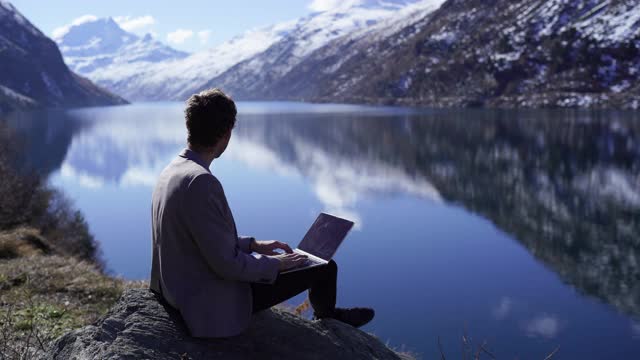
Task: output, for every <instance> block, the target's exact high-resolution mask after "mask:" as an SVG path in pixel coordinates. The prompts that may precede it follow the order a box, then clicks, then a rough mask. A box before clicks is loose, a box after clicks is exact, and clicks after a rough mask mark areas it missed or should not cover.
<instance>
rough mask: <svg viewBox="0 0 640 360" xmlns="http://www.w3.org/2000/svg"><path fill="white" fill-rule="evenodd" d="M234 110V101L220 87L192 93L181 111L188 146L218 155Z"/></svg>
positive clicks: (233, 120) (225, 145)
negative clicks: (185, 125)
mask: <svg viewBox="0 0 640 360" xmlns="http://www.w3.org/2000/svg"><path fill="white" fill-rule="evenodd" d="M237 113H238V111H237V110H236V104H235V103H234V102H233V100H231V98H230V97H229V96H227V95H226V94H225V93H223V92H222V90H220V89H209V90H205V91H203V92H201V93H199V94H195V95H192V96H191V97H190V98H189V100H187V107H186V109H185V111H184V115H185V120H186V123H187V132H188V138H187V140H188V142H189V146H190V147H191V148H193V149H195V150H197V151H204V152H214V156H215V157H218V156H220V155H221V154H222V152H224V150H225V149H226V147H227V144H228V143H229V139H230V137H231V130H232V129H233V127H234V125H235V123H236V115H237Z"/></svg>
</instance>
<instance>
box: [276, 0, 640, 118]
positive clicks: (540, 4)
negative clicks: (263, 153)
mask: <svg viewBox="0 0 640 360" xmlns="http://www.w3.org/2000/svg"><path fill="white" fill-rule="evenodd" d="M398 24H399V25H400V26H395V25H394V26H392V27H389V26H386V27H380V28H377V29H370V31H368V32H366V33H365V36H359V37H358V36H353V35H352V36H348V37H343V38H340V39H337V40H335V41H333V42H332V43H330V44H328V45H327V46H325V47H323V48H321V49H319V50H317V51H315V52H314V53H313V54H312V55H311V56H309V57H307V58H306V59H305V61H304V62H303V63H301V64H300V65H299V66H298V69H297V70H294V71H293V72H292V73H291V74H290V76H291V77H295V76H297V77H300V76H302V75H303V74H305V73H306V75H305V78H306V80H305V82H304V83H302V82H299V87H298V88H296V87H295V86H292V84H294V85H295V84H296V83H295V82H294V83H292V82H291V81H286V82H285V83H284V84H285V85H286V88H285V87H282V88H283V89H286V90H287V92H284V91H282V90H280V89H278V90H277V91H275V92H274V93H275V94H277V96H278V97H279V96H283V97H286V98H288V99H304V100H312V101H332V102H333V101H340V102H354V103H362V102H366V103H394V104H413V105H427V106H448V107H451V106H453V107H460V106H498V107H549V106H551V107H617V108H620V107H622V108H638V107H640V67H639V65H638V64H640V1H638V0H633V1H624V0H607V1H602V0H585V1H574V0H493V1H485V0H448V1H446V2H444V3H443V4H442V6H441V7H440V8H439V9H438V10H437V11H434V12H433V13H430V14H428V15H425V16H421V17H418V18H416V19H414V21H405V20H401V21H399V22H398ZM318 67H320V68H324V69H331V71H330V72H328V73H322V72H318V71H311V72H309V71H306V70H305V69H314V68H318ZM296 94H298V95H296ZM276 98H277V97H276Z"/></svg>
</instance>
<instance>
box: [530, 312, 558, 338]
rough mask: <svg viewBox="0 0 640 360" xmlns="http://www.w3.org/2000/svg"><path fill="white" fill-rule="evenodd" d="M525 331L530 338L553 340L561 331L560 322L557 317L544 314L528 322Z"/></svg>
mask: <svg viewBox="0 0 640 360" xmlns="http://www.w3.org/2000/svg"><path fill="white" fill-rule="evenodd" d="M524 331H525V333H526V334H527V336H529V337H544V338H547V339H551V338H554V337H555V336H556V335H557V334H558V331H560V321H559V320H558V318H557V317H556V316H553V315H548V314H542V315H540V316H538V317H536V318H534V319H531V320H530V321H529V322H527V323H526V324H525V326H524Z"/></svg>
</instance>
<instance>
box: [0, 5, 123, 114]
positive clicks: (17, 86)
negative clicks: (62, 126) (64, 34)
mask: <svg viewBox="0 0 640 360" xmlns="http://www.w3.org/2000/svg"><path fill="white" fill-rule="evenodd" d="M0 68H1V69H2V71H1V72H0V112H7V111H11V110H16V109H23V108H33V107H74V106H92V105H113V104H124V103H126V101H125V100H124V99H122V98H121V97H119V96H116V95H113V94H111V93H109V92H107V91H105V90H103V89H101V88H99V87H97V86H95V85H94V84H93V83H91V81H89V80H88V79H86V78H83V77H80V76H78V75H76V74H74V73H73V72H71V71H69V69H68V67H67V66H66V65H65V63H64V61H63V60H62V56H61V54H60V51H59V50H58V47H57V46H56V44H55V43H54V42H53V41H52V40H51V39H49V38H47V37H46V36H45V35H44V34H43V33H42V32H41V31H40V30H38V29H37V28H36V27H35V26H33V25H32V24H31V23H30V22H29V21H28V20H27V19H26V18H25V17H24V16H22V14H20V13H19V12H18V11H17V10H16V8H15V7H14V6H13V5H11V4H10V3H9V2H6V1H3V0H0Z"/></svg>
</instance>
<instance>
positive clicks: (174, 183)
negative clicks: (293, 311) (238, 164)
mask: <svg viewBox="0 0 640 360" xmlns="http://www.w3.org/2000/svg"><path fill="white" fill-rule="evenodd" d="M152 232H153V259H152V265H151V289H152V290H154V291H156V292H158V293H161V294H162V295H163V297H164V298H165V299H166V300H167V302H168V303H169V304H171V305H172V306H173V307H175V308H176V309H178V310H179V311H180V313H181V315H182V317H183V319H184V321H185V323H186V324H187V327H188V328H189V331H190V332H191V335H192V336H195V337H227V336H233V335H237V334H239V333H241V332H242V331H243V330H245V329H246V328H247V327H248V326H249V322H250V320H251V313H252V309H251V306H252V298H251V286H250V283H251V282H266V283H271V282H273V281H275V279H276V277H277V275H278V265H279V262H278V261H277V260H275V259H272V258H269V257H266V256H260V255H255V256H254V255H251V254H250V253H251V250H250V249H249V247H250V241H251V240H250V238H246V237H238V233H237V231H236V225H235V222H234V220H233V215H232V214H231V210H230V209H229V205H228V204H227V199H226V197H225V195H224V191H223V190H222V185H221V184H220V182H219V181H218V179H216V177H215V176H213V175H212V174H211V172H210V171H209V169H208V168H207V167H206V165H205V164H204V162H203V161H202V159H201V158H200V156H199V155H198V154H196V153H195V152H193V151H191V150H189V149H185V150H184V151H183V152H182V153H181V154H180V156H178V158H176V159H175V160H174V161H173V162H171V164H169V166H167V168H166V169H164V171H163V172H162V174H161V175H160V178H159V179H158V182H157V185H156V188H155V190H154V192H153V204H152Z"/></svg>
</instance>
